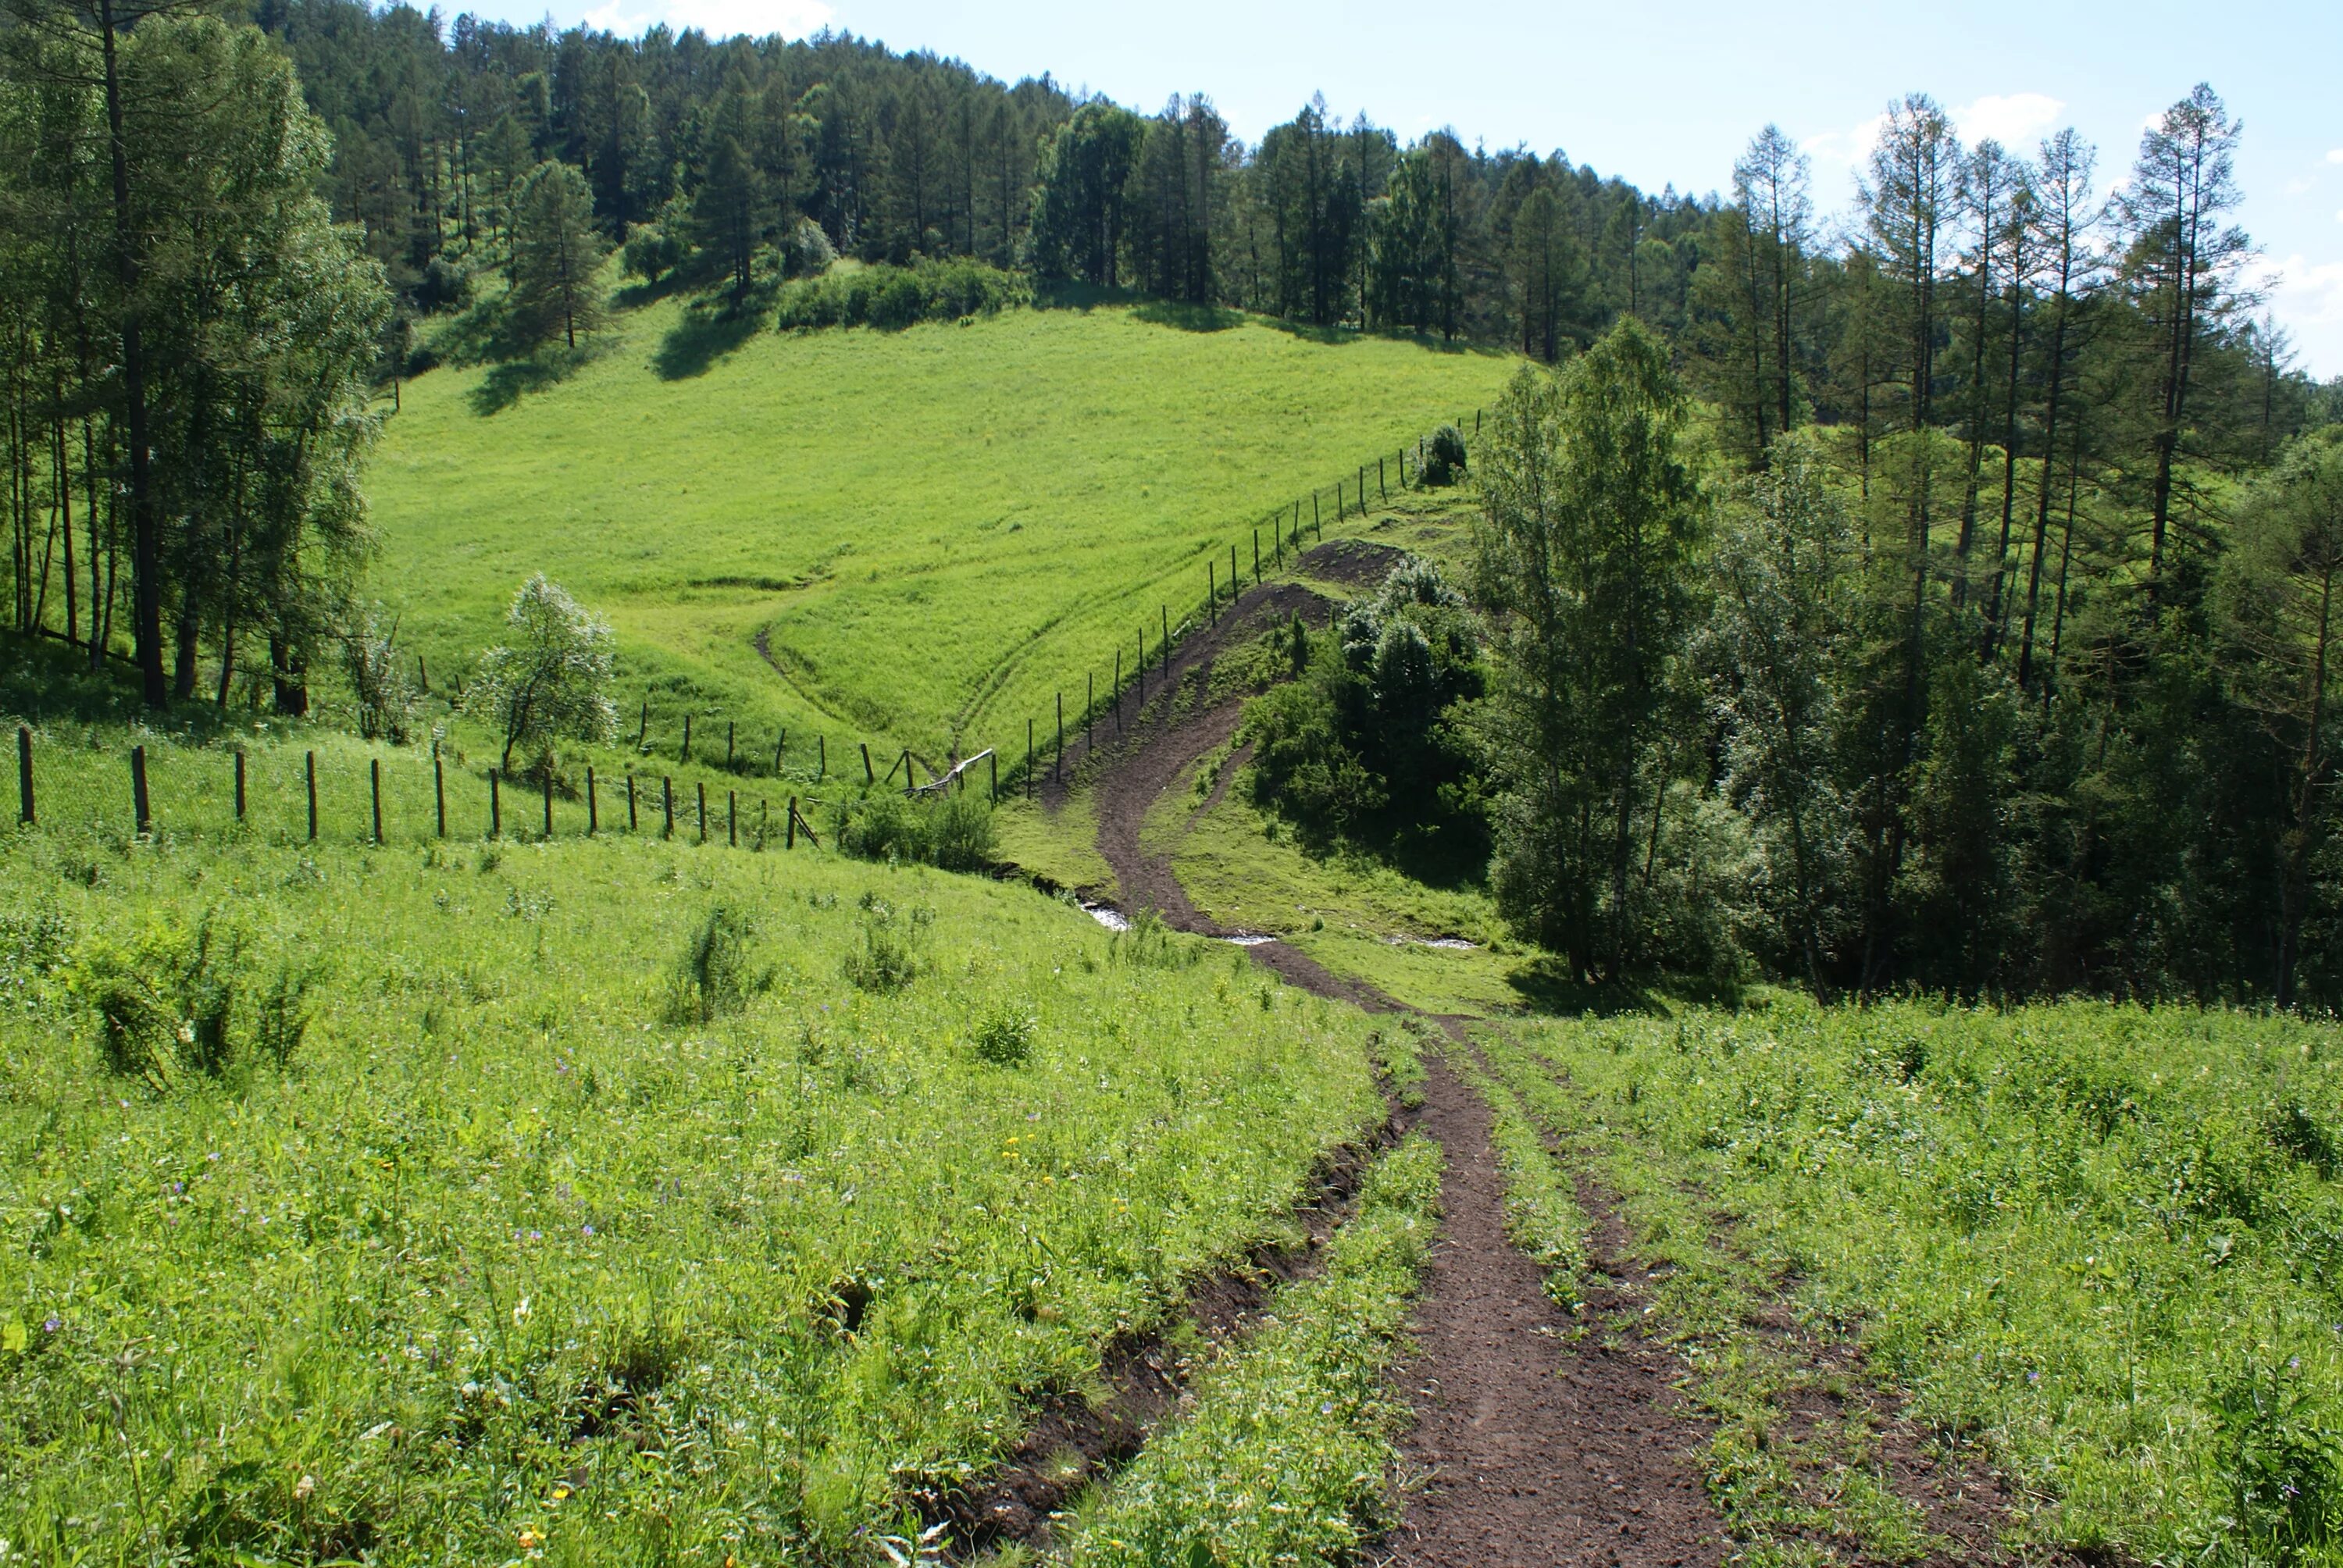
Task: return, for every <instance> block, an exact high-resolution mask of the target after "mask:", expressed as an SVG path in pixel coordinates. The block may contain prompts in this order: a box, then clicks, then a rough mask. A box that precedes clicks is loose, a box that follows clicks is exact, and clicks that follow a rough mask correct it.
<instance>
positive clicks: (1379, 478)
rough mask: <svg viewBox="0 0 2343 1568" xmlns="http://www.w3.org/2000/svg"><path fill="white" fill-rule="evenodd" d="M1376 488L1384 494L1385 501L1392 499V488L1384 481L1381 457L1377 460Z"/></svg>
mask: <svg viewBox="0 0 2343 1568" xmlns="http://www.w3.org/2000/svg"><path fill="white" fill-rule="evenodd" d="M1375 488H1376V489H1378V490H1380V491H1382V492H1383V499H1384V500H1386V501H1388V500H1390V499H1391V486H1390V485H1388V484H1386V483H1385V482H1384V480H1383V459H1382V458H1381V457H1377V458H1376V459H1375Z"/></svg>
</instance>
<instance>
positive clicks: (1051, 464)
mask: <svg viewBox="0 0 2343 1568" xmlns="http://www.w3.org/2000/svg"><path fill="white" fill-rule="evenodd" d="M1197 325H1198V324H1197V323H1194V322H1184V323H1183V324H1175V322H1174V320H1173V318H1171V317H1166V316H1165V315H1164V314H1163V313H1162V312H1161V311H1160V310H1157V309H1151V308H1149V307H1120V306H1117V307H1098V308H1093V309H1086V310H1085V309H1070V308H1069V309H1042V310H1030V311H1015V312H1011V313H1008V314H1005V315H1002V316H1000V317H992V318H989V319H981V320H976V321H971V322H968V323H964V324H960V325H955V326H933V325H931V326H922V327H913V328H911V329H910V330H908V331H903V332H899V333H879V332H873V331H868V330H854V331H828V332H818V333H809V334H784V335H775V334H771V333H764V334H759V335H757V336H753V337H749V338H748V339H747V340H746V341H745V342H741V343H739V346H738V347H735V348H733V349H732V350H731V351H730V352H729V353H724V354H716V353H712V352H711V351H710V350H709V347H708V346H709V341H710V338H711V337H713V336H719V334H718V330H717V328H716V327H715V326H713V325H712V324H711V322H710V321H709V319H708V318H707V317H706V316H705V314H704V312H691V313H689V314H688V313H687V310H686V307H684V306H683V305H681V304H680V303H679V302H677V301H674V300H668V301H663V302H659V303H657V304H654V305H651V306H649V307H644V308H642V309H640V310H639V311H635V312H631V313H628V314H625V315H622V316H621V317H619V318H618V324H617V325H616V327H614V328H613V329H612V330H611V331H610V332H609V333H608V335H607V337H606V340H605V341H604V343H603V344H602V346H601V347H600V349H599V351H598V353H597V355H596V356H595V357H594V358H593V360H592V361H591V362H590V363H588V364H587V365H585V366H584V367H582V368H580V369H579V370H578V372H577V374H576V375H575V376H574V377H571V378H569V379H568V380H566V381H562V382H559V383H558V384H555V385H552V386H550V387H544V388H542V389H538V390H534V391H529V392H526V393H520V392H517V391H516V390H515V385H514V383H513V382H512V381H511V379H510V378H509V377H510V371H509V369H506V370H503V371H498V370H454V369H447V370H439V371H436V372H434V373H432V374H429V375H427V376H425V377H420V378H419V379H417V380H416V381H414V382H413V383H411V384H409V385H408V386H407V387H406V388H405V391H404V397H403V401H404V407H403V410H402V411H401V412H400V413H399V414H398V415H397V417H394V418H393V419H392V420H391V421H390V425H389V429H388V433H387V438H386V440H385V442H384V444H383V447H382V449H381V451H380V453H379V454H378V456H377V460H376V462H375V464H374V466H373V468H372V470H371V478H370V486H371V490H372V496H373V505H374V517H375V520H376V523H377V527H378V528H379V529H380V532H381V535H382V538H383V542H384V549H385V559H384V562H383V569H382V571H381V572H380V574H379V576H378V577H377V584H378V585H379V591H382V592H383V593H384V594H385V595H386V597H387V598H388V599H389V600H390V601H392V602H393V604H394V606H395V608H399V609H401V610H403V611H404V613H405V616H406V619H405V621H404V623H403V624H404V628H405V631H406V633H407V635H408V636H409V637H411V638H413V639H414V640H415V641H416V643H417V645H418V646H419V647H420V648H423V649H424V650H425V652H426V653H427V655H428V656H429V658H430V659H431V662H432V664H433V666H434V667H435V668H438V669H441V670H452V669H455V668H460V666H461V664H462V661H463V660H464V658H467V657H468V655H469V654H470V653H471V652H472V651H474V650H476V649H478V648H480V647H483V646H485V645H487V644H488V643H489V642H491V641H493V640H494V639H495V638H496V636H497V628H498V617H499V615H500V614H501V612H502V609H503V608H504V605H505V603H506V602H507V600H508V598H510V596H511V594H512V591H513V589H514V588H515V587H517V586H518V584H519V582H520V581H521V580H522V579H523V578H526V577H527V576H528V574H529V573H531V572H533V571H538V570H542V571H545V572H547V573H548V574H549V575H550V576H552V577H553V578H556V579H557V580H558V581H559V582H561V583H562V584H563V585H564V586H565V587H567V588H569V589H570V590H571V591H572V592H573V593H575V594H577V595H578V597H579V598H581V599H582V600H584V601H585V602H587V603H588V605H590V606H592V607H594V608H598V609H599V610H601V611H602V612H604V613H605V614H607V615H608V616H609V618H611V620H612V622H613V623H614V625H615V627H616V628H617V630H618V636H619V642H620V647H621V648H622V650H623V655H624V657H625V658H626V660H627V671H628V686H629V689H630V691H631V689H632V688H634V687H636V686H645V685H649V686H654V687H655V688H656V689H655V690H654V692H653V702H654V705H655V709H654V710H655V713H656V714H657V715H659V717H661V718H663V719H668V720H669V721H670V722H672V721H674V720H677V719H679V718H680V715H681V713H682V712H683V711H685V710H687V709H696V710H698V711H700V712H723V713H726V714H729V715H732V716H736V717H738V718H739V719H744V720H755V721H758V722H759V723H763V722H771V723H777V724H786V725H789V726H791V727H792V729H809V728H810V727H815V726H819V727H820V728H821V729H824V730H826V731H827V732H828V733H830V735H831V736H833V737H834V738H835V740H845V739H854V738H860V737H864V736H870V737H873V738H878V737H888V738H891V739H896V740H898V741H900V742H902V743H905V744H910V745H914V746H920V747H925V748H932V749H937V750H941V749H944V748H946V747H947V746H949V745H950V744H952V743H955V742H957V743H958V744H959V746H960V749H962V750H963V751H967V750H973V749H979V748H980V747H982V746H985V745H991V744H995V743H998V744H1001V745H1002V746H1003V747H1004V748H1006V747H1008V746H1009V745H1010V744H1011V740H1012V738H1013V739H1014V740H1015V741H1016V743H1017V744H1020V745H1021V743H1022V739H1023V729H1024V721H1025V720H1026V719H1028V718H1043V717H1044V716H1045V715H1046V714H1047V713H1048V712H1049V711H1050V708H1051V696H1052V693H1053V692H1055V691H1058V690H1071V692H1074V693H1079V692H1080V690H1081V680H1082V678H1083V675H1084V672H1085V671H1086V670H1091V671H1096V672H1097V673H1098V674H1099V676H1100V678H1101V687H1103V685H1104V682H1105V680H1106V678H1108V677H1109V676H1111V672H1112V659H1113V657H1114V651H1115V649H1116V648H1119V647H1132V646H1134V645H1135V643H1136V639H1137V636H1138V633H1139V630H1140V628H1141V622H1142V621H1143V622H1144V623H1145V624H1146V626H1147V628H1148V629H1149V631H1150V633H1151V635H1152V634H1153V633H1154V632H1155V631H1156V630H1157V629H1158V628H1160V626H1161V620H1160V616H1159V607H1161V606H1163V605H1165V604H1168V605H1170V606H1171V608H1172V616H1173V618H1174V619H1175V621H1176V619H1177V618H1178V617H1179V615H1180V612H1181V608H1182V606H1187V605H1192V604H1194V603H1196V602H1198V601H1200V600H1201V598H1202V593H1203V588H1204V578H1205V570H1204V565H1205V563H1204V558H1203V553H1202V552H1205V551H1208V550H1212V551H1217V552H1219V557H1220V558H1221V559H1222V561H1223V562H1225V560H1226V549H1227V547H1228V546H1229V544H1230V543H1232V542H1233V541H1236V540H1239V539H1246V540H1249V538H1250V530H1251V528H1252V525H1253V524H1255V523H1258V522H1259V521H1261V520H1262V518H1264V517H1265V516H1267V515H1268V514H1269V513H1270V512H1271V511H1272V509H1273V508H1276V507H1278V506H1280V505H1290V504H1291V503H1292V500H1293V499H1294V498H1297V497H1300V496H1305V495H1307V494H1308V492H1309V491H1310V490H1311V489H1312V487H1332V485H1333V484H1334V483H1335V482H1336V481H1337V480H1338V479H1342V478H1346V477H1354V476H1355V472H1356V469H1357V466H1358V465H1359V464H1360V463H1361V462H1362V461H1365V462H1369V463H1372V461H1373V457H1374V454H1375V452H1376V451H1377V450H1378V449H1379V448H1380V449H1381V450H1383V451H1386V452H1392V451H1395V450H1396V449H1397V448H1398V447H1399V446H1400V445H1401V444H1402V443H1403V442H1413V439H1414V438H1415V437H1417V436H1418V435H1420V434H1421V433H1423V431H1424V430H1426V429H1427V428H1429V427H1431V426H1433V425H1434V424H1436V423H1438V422H1440V421H1442V420H1445V419H1453V418H1455V417H1458V416H1459V415H1469V413H1470V411H1471V410H1472V409H1473V408H1474V407H1477V406H1479V405H1480V404H1481V403H1483V402H1484V401H1486V400H1487V399H1488V398H1489V397H1492V396H1493V394H1494V392H1495V390H1496V388H1497V387H1498V386H1499V385H1500V384H1501V383H1502V381H1503V377H1505V375H1506V374H1507V372H1508V371H1509V369H1510V367H1511V362H1510V360H1509V359H1508V358H1507V357H1503V356H1500V355H1495V354H1491V353H1487V352H1482V351H1470V352H1467V351H1452V350H1447V349H1443V348H1442V347H1437V346H1424V345H1419V344H1416V343H1411V342H1403V341H1397V340H1392V339H1386V338H1371V337H1351V336H1347V335H1333V334H1301V333H1296V332H1293V331H1291V330H1288V329H1285V328H1282V327H1277V326H1272V325H1270V324H1268V323H1265V322H1262V321H1259V320H1254V319H1249V318H1244V317H1237V316H1236V315H1234V314H1233V313H1225V314H1223V315H1221V316H1217V317H1212V318H1210V319H1209V320H1207V321H1204V322H1203V323H1202V324H1201V325H1202V326H1204V327H1208V328H1211V329H1208V330H1195V329H1192V328H1193V327H1195V326H1197ZM1326 505H1327V515H1328V517H1329V518H1331V517H1332V493H1331V488H1330V489H1329V494H1328V498H1327V503H1326ZM1245 548H1246V552H1247V554H1246V565H1247V567H1248V568H1250V544H1249V543H1248V544H1247V545H1246V547H1245ZM1191 579H1192V580H1191ZM760 645H761V647H762V648H764V649H766V650H768V651H769V656H770V660H771V663H770V664H769V663H768V662H767V659H766V658H764V657H760V651H759V649H760ZM776 667H778V670H779V673H778V674H777V673H776ZM1076 700H1077V701H1079V697H1078V696H1077V698H1076Z"/></svg>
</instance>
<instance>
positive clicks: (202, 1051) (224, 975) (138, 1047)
mask: <svg viewBox="0 0 2343 1568" xmlns="http://www.w3.org/2000/svg"><path fill="white" fill-rule="evenodd" d="M243 956H244V939H243V936H242V934H241V933H240V932H238V931H236V930H235V929H234V928H233V927H231V926H229V925H227V924H226V923H225V922H224V921H222V920H218V919H217V918H216V917H215V916H214V915H213V914H212V913H211V912H210V911H208V910H207V911H206V912H205V913H204V915H203V916H202V917H201V918H200V919H198V920H196V922H195V924H194V925H193V926H192V927H186V926H182V925H180V924H178V923H177V922H176V921H173V920H169V919H167V918H166V919H157V920H150V921H149V922H148V923H147V924H146V926H145V928H144V929H142V930H140V931H139V933H138V934H137V935H136V937H133V938H132V939H131V940H128V941H126V942H122V941H115V940H109V939H106V938H104V937H96V938H93V939H91V940H89V941H88V942H86V943H85V945H84V946H83V948H82V949H81V950H80V951H79V952H78V953H77V954H75V958H74V961H73V968H72V971H71V976H70V984H71V986H72V989H73V990H74V992H75V995H77V996H78V997H80V999H81V1000H82V1001H83V1003H84V1004H85V1006H86V1007H87V1008H88V1010H89V1011H90V1012H91V1013H93V1014H95V1015H96V1024H97V1055H98V1060H99V1061H100V1062H102V1063H103V1064H104V1066H105V1068H106V1071H108V1072H110V1073H112V1074H114V1075H115V1076H116V1077H119V1078H136V1079H139V1080H142V1081H145V1082H146V1084H147V1085H148V1087H150V1088H152V1089H155V1090H157V1091H160V1090H164V1089H167V1088H169V1087H170V1084H171V1081H172V1080H173V1079H175V1078H176V1077H177V1076H179V1075H181V1074H183V1073H198V1074H201V1075H202V1076H204V1077H206V1078H218V1077H220V1076H222V1075H223V1074H225V1073H226V1071H227V1069H228V1066H229V1063H230V1062H231V1060H233V1058H234V1055H235V1043H234V1041H233V1040H231V1039H230V1036H229V1027H230V1025H231V1023H232V1022H233V1021H234V1019H235V1014H236V991H237V989H238V987H239V984H240V982H241V980H242V976H241V973H240V966H241V963H242V960H243Z"/></svg>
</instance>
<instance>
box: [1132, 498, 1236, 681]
mask: <svg viewBox="0 0 2343 1568" xmlns="http://www.w3.org/2000/svg"><path fill="white" fill-rule="evenodd" d="M1256 531H1257V530H1256ZM1243 587H1244V581H1243V579H1242V578H1239V577H1238V576H1237V542H1236V540H1234V539H1231V540H1230V541H1229V608H1231V609H1234V608H1237V594H1238V592H1239V591H1240V590H1241V589H1242V588H1243ZM1144 641H1145V639H1144V638H1141V644H1142V646H1141V650H1140V657H1139V662H1140V663H1141V664H1145V663H1146V662H1147V654H1146V649H1145V647H1144V646H1143V645H1144Z"/></svg>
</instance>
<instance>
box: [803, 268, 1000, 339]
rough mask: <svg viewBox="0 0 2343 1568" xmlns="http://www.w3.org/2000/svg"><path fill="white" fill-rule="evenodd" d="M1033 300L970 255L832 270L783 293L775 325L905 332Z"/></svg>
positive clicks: (989, 313)
mask: <svg viewBox="0 0 2343 1568" xmlns="http://www.w3.org/2000/svg"><path fill="white" fill-rule="evenodd" d="M1032 303H1033V286H1032V285H1031V283H1030V282H1028V281H1027V280H1026V279H1025V278H1024V277H1023V276H1021V275H1020V274H1017V273H1013V272H1003V271H1002V270H1001V268H999V267H997V266H986V265H985V264H984V263H982V262H980V261H970V260H968V259H967V258H965V257H955V258H952V259H950V260H923V261H916V262H913V263H912V264H911V265H910V266H887V265H885V264H883V263H882V264H878V265H873V266H855V267H846V268H832V269H831V270H830V271H828V272H825V273H823V274H822V275H821V276H819V277H807V278H799V279H798V280H797V281H795V282H792V283H790V284H789V285H788V286H785V287H784V288H783V289H782V290H781V300H780V307H779V313H778V316H777V317H776V323H775V324H776V325H777V326H779V327H783V328H793V327H794V328H813V327H880V328H882V329H885V330H888V331H900V330H901V329H902V328H903V327H910V326H913V325H914V324H916V323H919V322H921V321H960V320H963V319H965V318H967V317H972V316H996V315H999V314H1000V313H1001V311H1003V310H1010V309H1014V308H1016V307H1020V306H1026V305H1031V304H1032Z"/></svg>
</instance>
